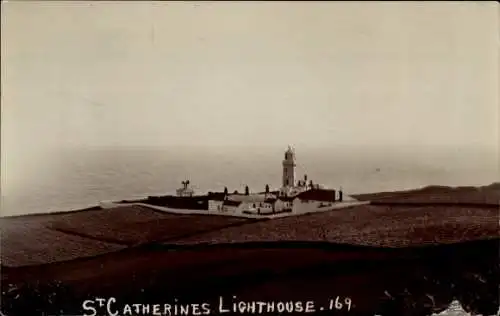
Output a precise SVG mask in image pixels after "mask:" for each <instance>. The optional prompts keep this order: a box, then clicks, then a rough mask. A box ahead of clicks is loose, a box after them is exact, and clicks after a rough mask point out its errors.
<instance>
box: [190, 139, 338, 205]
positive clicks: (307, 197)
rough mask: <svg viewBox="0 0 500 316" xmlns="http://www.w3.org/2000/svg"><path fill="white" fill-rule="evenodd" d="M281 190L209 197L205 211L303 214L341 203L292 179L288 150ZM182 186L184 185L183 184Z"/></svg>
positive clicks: (293, 164) (309, 184) (291, 152)
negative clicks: (275, 192) (274, 192)
mask: <svg viewBox="0 0 500 316" xmlns="http://www.w3.org/2000/svg"><path fill="white" fill-rule="evenodd" d="M282 165H283V175H282V187H281V188H280V189H279V190H278V194H277V195H275V194H273V193H269V192H268V189H269V188H268V187H267V186H266V192H268V193H262V194H249V195H244V194H228V195H225V194H221V193H217V194H212V195H211V196H209V202H208V209H209V211H220V212H237V213H251V214H262V215H264V214H273V213H281V212H287V211H289V212H294V213H304V212H307V211H314V210H318V209H321V208H326V207H331V206H333V204H334V203H336V202H341V201H342V192H341V191H339V192H336V191H335V190H328V189H325V188H323V187H322V186H320V185H318V184H314V183H313V182H312V181H311V180H309V181H308V178H307V175H304V178H303V179H302V180H297V179H296V172H295V168H296V166H297V164H296V156H295V151H294V150H293V149H292V147H290V146H288V149H287V151H286V152H285V157H284V159H283V161H282ZM183 183H184V182H183Z"/></svg>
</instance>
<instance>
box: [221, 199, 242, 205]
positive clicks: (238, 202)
mask: <svg viewBox="0 0 500 316" xmlns="http://www.w3.org/2000/svg"><path fill="white" fill-rule="evenodd" d="M240 204H241V201H232V200H225V201H224V202H223V203H222V205H225V206H239V205H240Z"/></svg>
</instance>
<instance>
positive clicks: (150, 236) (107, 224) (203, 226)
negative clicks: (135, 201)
mask: <svg viewBox="0 0 500 316" xmlns="http://www.w3.org/2000/svg"><path fill="white" fill-rule="evenodd" d="M249 221H251V220H248V219H245V218H237V217H228V216H224V217H223V216H209V215H178V214H170V213H166V212H158V211H154V210H152V209H149V208H147V207H141V206H124V207H119V208H114V209H106V210H103V211H101V212H98V213H96V214H89V215H88V216H87V214H85V213H80V214H78V215H76V216H74V217H73V216H67V217H59V218H57V219H56V220H54V221H52V222H50V223H49V226H50V228H51V229H53V230H57V231H61V232H65V233H67V234H73V235H79V236H84V237H88V238H94V239H98V240H103V241H108V242H113V243H117V244H123V245H127V246H134V245H139V244H143V243H148V242H155V241H162V240H170V239H179V238H182V237H187V236H191V235H193V234H197V233H202V232H207V231H212V230H218V229H221V228H224V227H227V226H232V225H238V224H241V223H246V222H249ZM82 223H84V225H82Z"/></svg>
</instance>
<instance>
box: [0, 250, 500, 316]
mask: <svg viewBox="0 0 500 316" xmlns="http://www.w3.org/2000/svg"><path fill="white" fill-rule="evenodd" d="M498 247H499V240H489V241H475V242H469V243H462V244H454V245H444V246H435V247H417V248H401V249H382V248H368V247H359V246H347V245H345V246H342V245H333V244H328V243H307V244H305V243H283V244H279V243H274V244H272V245H271V244H243V245H217V246H212V247H206V246H194V247H187V248H177V249H172V248H170V247H167V246H160V245H149V246H143V247H138V248H131V249H127V250H124V251H120V252H116V253H112V254H107V255H104V256H101V257H99V258H98V257H96V258H91V259H80V260H76V261H72V262H65V263H59V264H56V265H46V266H33V267H25V268H16V269H8V271H4V273H5V276H6V277H5V278H4V280H3V282H2V287H3V289H2V290H3V292H7V291H8V290H9V289H8V287H9V284H15V287H14V286H12V285H11V291H10V292H9V293H7V294H4V296H3V304H2V309H3V311H4V312H6V313H7V315H13V316H15V315H41V311H43V312H46V313H49V314H50V313H53V314H54V315H60V314H58V313H60V312H61V310H62V311H64V312H65V313H73V314H74V313H78V312H81V308H82V306H81V304H82V302H83V300H84V299H86V298H92V297H94V296H99V297H110V296H114V297H116V298H117V299H118V302H122V303H145V302H149V303H152V304H153V303H156V304H158V303H171V302H172V301H173V299H174V298H177V299H179V301H180V302H190V303H197V302H205V301H208V302H212V303H213V307H214V309H215V307H216V306H217V299H218V296H220V295H222V296H224V297H225V299H227V300H230V299H231V297H232V296H233V295H235V296H237V298H238V299H241V300H260V301H262V300H264V301H265V300H271V301H278V300H314V301H315V302H316V305H317V306H318V308H319V306H320V305H325V304H326V303H325V302H326V301H327V300H328V298H330V297H336V296H340V297H342V298H345V297H350V298H351V300H352V302H353V307H352V309H351V311H350V312H349V314H351V315H373V314H374V313H379V314H382V315H398V316H400V315H429V314H430V313H431V312H437V311H440V310H443V309H445V308H446V307H447V306H448V304H449V303H450V302H451V301H452V300H453V299H454V298H455V299H459V300H460V301H461V302H462V304H463V305H464V307H465V308H466V309H467V310H469V311H472V312H475V313H482V314H483V315H491V314H494V313H495V312H496V310H497V309H498V295H497V291H498V284H499V282H500V273H499V267H498V261H497V260H498ZM7 276H8V277H7ZM26 280H30V282H28V283H25V282H24V281H26ZM13 288H17V289H16V290H12V289H13ZM18 294H20V296H19V297H17V298H16V296H17V295H18ZM28 301H29V304H28ZM117 306H118V305H117ZM330 315H331V312H330Z"/></svg>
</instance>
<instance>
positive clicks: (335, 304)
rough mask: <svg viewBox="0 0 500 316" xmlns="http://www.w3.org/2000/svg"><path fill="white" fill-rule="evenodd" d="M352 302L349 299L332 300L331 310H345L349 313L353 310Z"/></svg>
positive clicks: (337, 298) (336, 298)
mask: <svg viewBox="0 0 500 316" xmlns="http://www.w3.org/2000/svg"><path fill="white" fill-rule="evenodd" d="M351 304H352V300H351V299H350V298H349V297H346V298H341V297H339V296H337V297H335V298H331V299H330V304H329V309H330V310H335V309H336V310H341V309H345V310H347V311H350V310H351Z"/></svg>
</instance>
